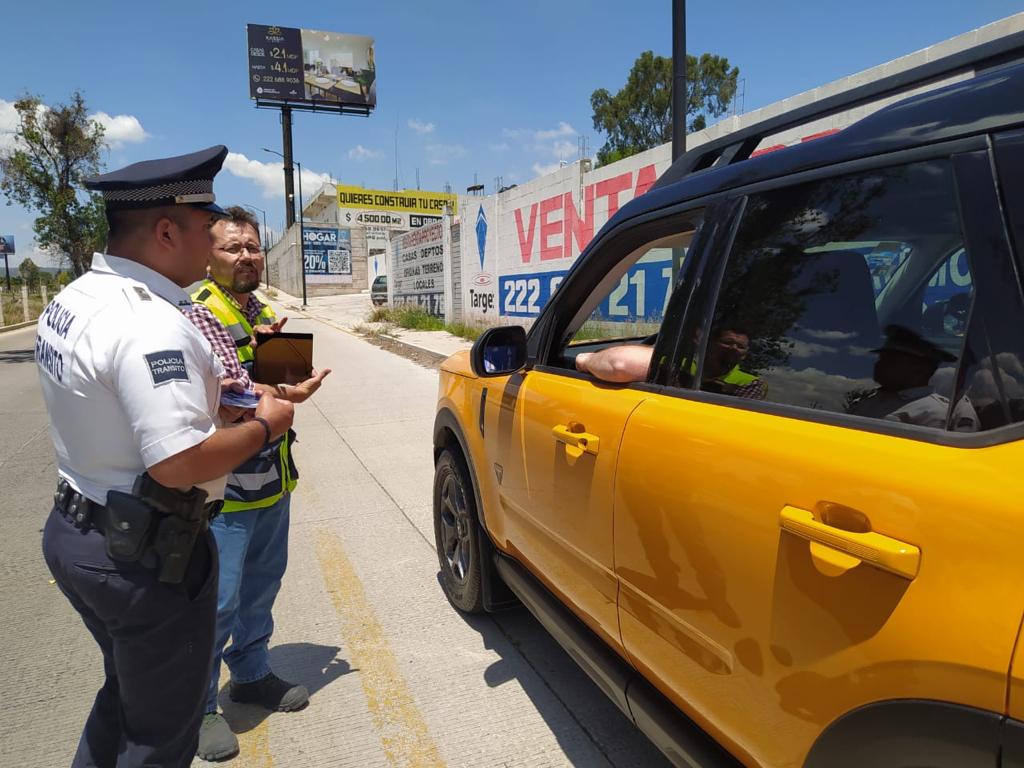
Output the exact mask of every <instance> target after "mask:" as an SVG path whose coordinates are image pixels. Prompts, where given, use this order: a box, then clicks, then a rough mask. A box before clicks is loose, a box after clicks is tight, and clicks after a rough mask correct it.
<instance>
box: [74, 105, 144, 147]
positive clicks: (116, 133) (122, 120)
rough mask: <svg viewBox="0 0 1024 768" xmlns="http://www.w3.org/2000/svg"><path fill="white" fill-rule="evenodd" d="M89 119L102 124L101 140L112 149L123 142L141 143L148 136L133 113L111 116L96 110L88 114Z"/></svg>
mask: <svg viewBox="0 0 1024 768" xmlns="http://www.w3.org/2000/svg"><path fill="white" fill-rule="evenodd" d="M89 119H90V120H92V121H93V122H95V123H98V124H99V125H102V126H103V142H104V143H105V144H106V145H107V146H109V147H112V148H114V149H117V148H119V147H122V146H124V145H125V144H141V143H142V142H143V141H145V140H146V139H148V138H149V134H148V133H146V131H145V129H144V128H143V127H142V123H140V122H139V118H137V117H135V116H134V115H114V116H113V117H111V116H110V115H108V114H107V113H106V112H97V113H95V114H93V115H90V116H89Z"/></svg>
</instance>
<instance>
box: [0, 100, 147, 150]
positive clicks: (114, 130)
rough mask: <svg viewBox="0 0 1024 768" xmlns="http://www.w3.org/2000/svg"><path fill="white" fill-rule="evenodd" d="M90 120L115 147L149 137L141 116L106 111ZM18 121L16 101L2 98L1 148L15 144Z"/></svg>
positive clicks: (42, 109)
mask: <svg viewBox="0 0 1024 768" xmlns="http://www.w3.org/2000/svg"><path fill="white" fill-rule="evenodd" d="M46 109H47V107H46V106H45V105H41V106H40V112H45V111H46ZM89 120H91V121H92V122H95V123H97V124H99V125H101V126H103V142H104V143H105V144H106V145H107V146H108V147H111V148H114V149H117V148H119V147H122V146H124V145H125V144H139V143H141V142H143V141H145V140H146V139H148V138H149V134H148V133H146V130H145V129H144V128H143V127H142V123H140V122H139V118H137V117H135V116H134V115H113V116H111V115H108V114H107V113H106V112H96V113H94V114H92V115H89ZM18 123H19V120H18V111H17V110H16V109H15V108H14V102H13V101H5V100H4V99H0V149H7V148H9V147H13V146H14V136H15V133H16V132H17V130H18Z"/></svg>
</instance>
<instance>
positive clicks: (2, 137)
mask: <svg viewBox="0 0 1024 768" xmlns="http://www.w3.org/2000/svg"><path fill="white" fill-rule="evenodd" d="M17 130H18V111H17V110H16V109H15V108H14V102H13V101H4V100H3V99H0V149H9V148H10V147H13V146H14V134H15V132H16V131H17Z"/></svg>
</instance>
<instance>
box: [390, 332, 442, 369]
mask: <svg viewBox="0 0 1024 768" xmlns="http://www.w3.org/2000/svg"><path fill="white" fill-rule="evenodd" d="M380 337H381V338H382V339H387V340H388V343H389V344H393V345H395V346H396V347H401V348H402V349H404V350H405V351H406V352H411V353H415V354H417V355H423V356H424V357H428V358H430V360H431V361H433V362H435V363H443V362H444V361H445V360H447V359H448V357H449V355H446V354H445V353H443V352H435V351H434V350H432V349H427V348H426V347H421V346H419V345H418V344H410V343H409V342H408V341H402V340H401V339H399V338H398V337H396V336H389V335H388V334H386V333H382V334H381V335H380Z"/></svg>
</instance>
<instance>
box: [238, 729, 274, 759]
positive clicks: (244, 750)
mask: <svg viewBox="0 0 1024 768" xmlns="http://www.w3.org/2000/svg"><path fill="white" fill-rule="evenodd" d="M238 756H239V757H241V758H245V765H246V766H248V768H274V758H273V757H272V756H271V754H270V726H269V721H267V720H262V721H261V722H260V724H259V725H257V726H256V727H255V728H253V729H252V730H251V731H246V732H245V733H240V734H238Z"/></svg>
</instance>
